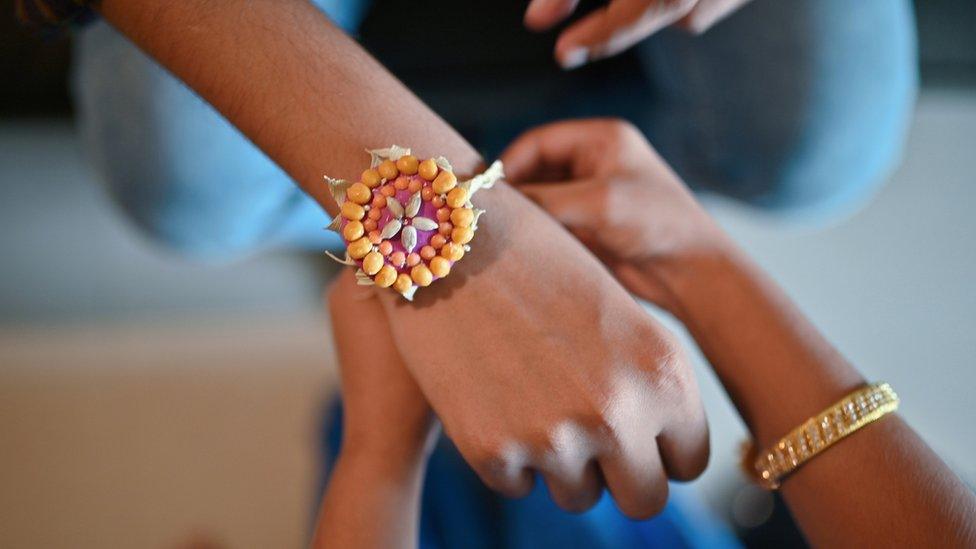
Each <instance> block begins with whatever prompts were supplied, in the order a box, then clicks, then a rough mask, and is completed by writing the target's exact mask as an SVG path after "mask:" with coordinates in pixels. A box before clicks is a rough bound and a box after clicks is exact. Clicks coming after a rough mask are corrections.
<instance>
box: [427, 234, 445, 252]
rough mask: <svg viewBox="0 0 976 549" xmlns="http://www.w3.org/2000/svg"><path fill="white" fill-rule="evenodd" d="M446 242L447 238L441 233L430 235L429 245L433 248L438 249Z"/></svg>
mask: <svg viewBox="0 0 976 549" xmlns="http://www.w3.org/2000/svg"><path fill="white" fill-rule="evenodd" d="M444 244H447V238H446V237H445V236H444V235H442V234H435V235H434V236H432V237H430V245H431V246H433V247H434V249H435V250H439V249H441V248H443V247H444Z"/></svg>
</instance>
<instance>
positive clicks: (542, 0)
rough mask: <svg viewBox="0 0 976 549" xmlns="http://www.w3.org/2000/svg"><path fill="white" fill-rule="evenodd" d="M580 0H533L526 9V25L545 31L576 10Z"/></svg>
mask: <svg viewBox="0 0 976 549" xmlns="http://www.w3.org/2000/svg"><path fill="white" fill-rule="evenodd" d="M578 4H579V0H532V1H531V2H529V7H528V8H526V10H525V19H524V23H525V26H526V27H528V28H530V29H532V30H534V31H544V30H546V29H549V28H551V27H552V26H553V25H556V24H557V23H559V22H561V21H563V20H564V19H566V18H567V17H569V16H570V15H572V13H573V11H575V10H576V6H577V5H578Z"/></svg>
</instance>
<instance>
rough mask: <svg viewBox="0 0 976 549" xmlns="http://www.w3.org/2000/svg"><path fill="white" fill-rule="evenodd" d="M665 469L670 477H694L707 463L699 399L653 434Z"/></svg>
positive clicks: (681, 478) (703, 410)
mask: <svg viewBox="0 0 976 549" xmlns="http://www.w3.org/2000/svg"><path fill="white" fill-rule="evenodd" d="M657 443H658V447H659V448H660V451H661V461H662V463H663V464H664V470H665V473H666V474H667V475H668V477H669V478H672V479H674V480H682V481H688V480H694V479H696V478H698V476H699V475H701V474H702V472H704V471H705V467H706V466H708V458H709V452H710V447H709V441H708V422H707V421H706V419H705V408H704V407H703V406H702V405H701V402H698V403H697V406H696V407H695V408H693V409H691V410H689V411H686V412H685V413H684V417H682V418H681V419H679V420H678V421H676V422H673V423H671V424H669V425H668V426H667V427H665V428H664V430H663V431H662V432H661V434H660V435H658V437H657Z"/></svg>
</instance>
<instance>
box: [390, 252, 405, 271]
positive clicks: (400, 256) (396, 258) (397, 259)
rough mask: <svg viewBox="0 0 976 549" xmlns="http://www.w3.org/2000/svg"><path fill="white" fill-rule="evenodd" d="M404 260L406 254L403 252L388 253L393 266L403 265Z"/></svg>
mask: <svg viewBox="0 0 976 549" xmlns="http://www.w3.org/2000/svg"><path fill="white" fill-rule="evenodd" d="M406 261H407V256H406V255H405V254H404V253H403V252H393V254H391V255H390V263H393V266H394V267H403V264H404V263H406Z"/></svg>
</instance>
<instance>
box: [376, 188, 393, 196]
mask: <svg viewBox="0 0 976 549" xmlns="http://www.w3.org/2000/svg"><path fill="white" fill-rule="evenodd" d="M380 194H382V195H383V196H393V195H395V194H396V189H395V188H394V187H393V185H383V186H382V187H381V188H380Z"/></svg>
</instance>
